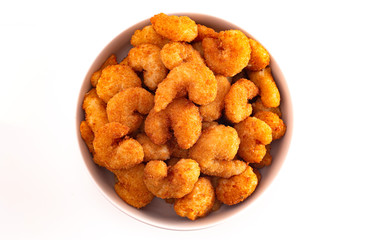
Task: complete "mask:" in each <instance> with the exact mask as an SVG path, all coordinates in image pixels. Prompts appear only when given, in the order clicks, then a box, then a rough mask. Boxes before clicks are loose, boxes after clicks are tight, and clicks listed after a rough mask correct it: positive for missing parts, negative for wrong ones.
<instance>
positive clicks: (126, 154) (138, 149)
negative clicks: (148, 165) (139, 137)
mask: <svg viewBox="0 0 367 240" xmlns="http://www.w3.org/2000/svg"><path fill="white" fill-rule="evenodd" d="M128 132H129V128H128V127H127V126H125V125H122V124H120V123H117V122H111V123H107V124H106V125H104V126H103V127H101V128H99V129H98V131H97V132H96V134H95V137H94V141H93V146H94V151H95V158H96V159H97V160H98V162H99V163H101V164H100V165H102V166H104V167H106V168H108V169H111V170H117V169H128V168H131V167H133V166H135V165H137V164H139V163H141V162H142V161H143V159H144V151H143V147H142V146H141V145H140V143H139V142H138V141H136V140H134V139H132V138H128V137H125V138H124V139H122V140H121V138H123V137H124V136H125V135H126V134H127V133H128Z"/></svg>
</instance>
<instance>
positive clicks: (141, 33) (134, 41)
mask: <svg viewBox="0 0 367 240" xmlns="http://www.w3.org/2000/svg"><path fill="white" fill-rule="evenodd" d="M168 42H169V39H168V38H165V37H163V36H161V35H159V34H158V33H157V32H156V31H155V30H154V28H153V26H152V25H148V26H145V27H144V28H143V29H141V30H140V29H138V30H136V31H135V32H134V34H133V35H132V37H131V39H130V43H131V45H133V46H134V47H137V46H139V45H141V44H146V43H149V44H154V45H157V46H158V47H160V48H162V47H163V46H164V45H165V44H166V43H168Z"/></svg>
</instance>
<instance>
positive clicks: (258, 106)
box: [252, 98, 282, 118]
mask: <svg viewBox="0 0 367 240" xmlns="http://www.w3.org/2000/svg"><path fill="white" fill-rule="evenodd" d="M261 111H267V112H272V113H275V114H276V115H278V116H279V117H280V118H281V117H282V112H281V111H280V108H279V107H276V108H271V107H265V106H264V104H263V102H262V101H261V98H258V99H256V101H255V102H254V103H252V113H253V114H256V113H257V112H261Z"/></svg>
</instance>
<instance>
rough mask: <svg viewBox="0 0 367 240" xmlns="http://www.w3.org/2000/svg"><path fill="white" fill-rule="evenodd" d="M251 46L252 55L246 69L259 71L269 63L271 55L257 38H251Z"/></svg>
mask: <svg viewBox="0 0 367 240" xmlns="http://www.w3.org/2000/svg"><path fill="white" fill-rule="evenodd" d="M249 43H250V46H251V57H250V61H249V62H248V65H247V66H246V69H248V70H251V71H259V70H261V69H264V68H265V67H266V66H268V65H269V62H270V55H269V53H268V51H266V49H265V48H264V47H263V46H262V45H261V44H260V43H259V42H258V41H256V40H254V39H249Z"/></svg>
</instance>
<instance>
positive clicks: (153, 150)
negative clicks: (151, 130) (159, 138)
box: [136, 133, 170, 162]
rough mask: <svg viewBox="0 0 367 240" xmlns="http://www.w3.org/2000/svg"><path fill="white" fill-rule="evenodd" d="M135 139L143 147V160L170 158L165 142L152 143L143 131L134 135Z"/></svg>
mask: <svg viewBox="0 0 367 240" xmlns="http://www.w3.org/2000/svg"><path fill="white" fill-rule="evenodd" d="M136 140H137V141H138V142H139V143H140V145H141V146H142V147H143V150H144V161H145V162H148V161H151V160H167V159H169V158H170V150H169V148H168V146H167V145H166V144H162V145H158V144H155V143H153V142H152V141H151V140H150V138H149V137H148V136H147V135H146V134H145V133H139V134H138V135H136Z"/></svg>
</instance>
